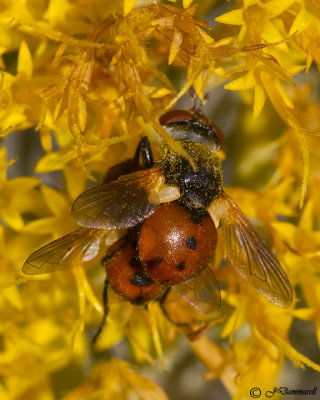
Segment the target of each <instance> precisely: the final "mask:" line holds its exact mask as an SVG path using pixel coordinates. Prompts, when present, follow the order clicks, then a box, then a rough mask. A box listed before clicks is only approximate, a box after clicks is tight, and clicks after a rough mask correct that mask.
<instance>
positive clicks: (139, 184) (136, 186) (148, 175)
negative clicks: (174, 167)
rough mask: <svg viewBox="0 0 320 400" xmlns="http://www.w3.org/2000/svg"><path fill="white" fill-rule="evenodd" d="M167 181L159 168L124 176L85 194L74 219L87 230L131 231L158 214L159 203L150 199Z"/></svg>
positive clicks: (74, 211) (77, 201) (74, 209)
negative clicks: (154, 214)
mask: <svg viewBox="0 0 320 400" xmlns="http://www.w3.org/2000/svg"><path fill="white" fill-rule="evenodd" d="M163 181H164V176H163V174H162V173H161V171H160V168H159V167H153V168H150V169H146V170H142V171H138V172H134V173H132V174H128V175H124V176H122V177H120V178H119V179H118V180H116V181H114V182H111V183H106V184H104V185H100V186H97V187H95V188H93V189H90V190H87V191H86V192H84V193H82V194H81V195H80V196H79V197H78V198H77V199H76V200H75V202H74V203H73V206H72V213H73V216H74V218H75V220H76V221H77V223H78V224H79V225H80V226H84V227H87V228H96V229H107V230H110V229H122V228H131V227H133V226H135V225H137V224H138V223H139V222H141V221H142V220H143V219H145V218H147V217H149V216H150V215H151V214H152V213H153V212H154V211H155V209H156V208H157V206H158V204H154V203H152V202H150V201H149V196H150V195H152V194H154V193H156V192H157V191H158V190H159V188H160V186H161V183H162V182H163Z"/></svg>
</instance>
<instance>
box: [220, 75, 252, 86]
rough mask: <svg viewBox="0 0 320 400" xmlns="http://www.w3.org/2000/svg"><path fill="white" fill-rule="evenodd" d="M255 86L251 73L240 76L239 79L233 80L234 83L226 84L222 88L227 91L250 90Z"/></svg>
mask: <svg viewBox="0 0 320 400" xmlns="http://www.w3.org/2000/svg"><path fill="white" fill-rule="evenodd" d="M254 85H255V79H254V76H253V73H252V72H249V73H248V74H246V75H244V76H242V77H241V78H238V79H235V80H234V81H232V82H230V83H227V84H226V85H225V86H224V88H225V89H227V90H246V89H251V88H253V87H254Z"/></svg>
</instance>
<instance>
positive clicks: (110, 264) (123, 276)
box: [105, 239, 163, 305]
mask: <svg viewBox="0 0 320 400" xmlns="http://www.w3.org/2000/svg"><path fill="white" fill-rule="evenodd" d="M117 249H118V251H117ZM110 252H115V254H114V255H113V256H112V257H110V258H109V259H108V255H107V261H106V263H105V267H106V272H107V277H108V281H109V283H110V286H111V287H112V289H113V290H114V292H115V293H117V294H119V295H120V296H121V297H123V298H124V299H125V300H128V301H130V302H131V303H133V304H137V305H140V304H144V303H146V302H148V301H150V300H153V299H156V298H157V297H158V296H159V295H160V293H161V292H162V290H163V288H162V287H161V285H160V284H159V283H156V282H154V281H153V280H152V279H151V278H150V277H148V276H147V275H146V274H145V272H144V271H143V269H142V268H141V266H140V265H139V262H138V261H137V259H136V257H135V255H136V248H135V245H134V243H132V242H130V243H127V244H124V240H123V239H121V240H119V241H118V242H117V243H115V244H114V245H113V246H112V248H111V249H110V250H109V254H110Z"/></svg>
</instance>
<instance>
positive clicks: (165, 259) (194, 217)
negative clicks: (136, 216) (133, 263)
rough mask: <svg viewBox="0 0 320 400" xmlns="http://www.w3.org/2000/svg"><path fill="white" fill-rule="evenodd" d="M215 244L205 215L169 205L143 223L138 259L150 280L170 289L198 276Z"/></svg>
mask: <svg viewBox="0 0 320 400" xmlns="http://www.w3.org/2000/svg"><path fill="white" fill-rule="evenodd" d="M216 243H217V232H216V229H215V226H214V224H213V222H212V220H211V218H210V217H209V215H208V214H206V213H203V212H202V214H199V213H195V212H191V211H190V210H188V209H187V208H185V207H183V206H180V205H178V204H176V203H169V204H165V205H161V206H159V207H158V208H157V209H156V211H155V212H154V213H153V214H152V215H151V216H150V217H149V218H147V219H146V220H145V221H144V222H143V224H142V227H141V230H140V237H139V246H138V249H139V257H140V260H141V263H142V265H143V267H144V269H145V271H146V274H147V275H148V276H149V277H150V278H152V279H153V280H154V281H156V282H159V283H161V284H162V285H169V286H170V285H175V284H179V283H183V282H185V281H187V280H189V279H191V278H193V277H195V276H198V275H199V274H200V272H201V271H202V270H203V268H205V267H206V266H207V265H208V264H209V263H210V261H211V259H212V257H213V254H214V251H215V248H216Z"/></svg>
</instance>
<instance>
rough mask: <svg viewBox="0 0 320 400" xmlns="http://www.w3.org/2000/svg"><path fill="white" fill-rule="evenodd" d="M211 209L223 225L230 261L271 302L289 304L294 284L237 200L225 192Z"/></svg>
mask: <svg viewBox="0 0 320 400" xmlns="http://www.w3.org/2000/svg"><path fill="white" fill-rule="evenodd" d="M208 211H209V213H210V215H211V217H212V219H213V221H214V222H215V224H216V226H219V227H220V229H221V233H222V238H223V242H224V247H225V251H226V256H227V259H228V261H229V263H230V264H231V265H233V266H234V267H235V268H236V270H237V271H238V273H239V274H240V275H241V276H242V277H243V278H244V279H245V280H246V281H247V282H248V283H249V284H250V285H251V286H252V287H254V288H255V289H256V290H257V291H258V292H259V293H261V294H262V295H263V296H264V297H266V298H267V299H268V300H270V301H271V302H272V303H274V304H276V305H278V306H279V307H282V308H287V307H289V306H290V304H291V302H292V288H291V285H290V282H289V280H288V278H287V275H286V273H285V272H284V270H283V269H282V267H281V265H280V263H279V261H278V260H277V258H276V256H275V255H274V254H273V253H272V251H271V250H270V248H269V247H268V245H267V244H266V243H265V242H264V241H263V240H262V238H261V237H260V235H259V234H258V232H257V231H256V230H255V228H254V227H253V226H252V224H251V223H250V222H249V221H248V219H247V218H246V217H245V216H244V215H243V213H242V212H241V210H240V209H239V207H238V206H237V205H236V204H235V203H234V201H233V200H232V199H231V198H230V197H229V196H227V195H226V194H225V193H222V194H221V196H220V197H218V198H216V199H214V200H213V202H212V203H211V205H210V207H209V209H208Z"/></svg>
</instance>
